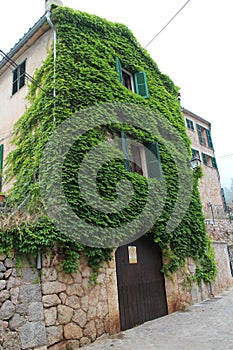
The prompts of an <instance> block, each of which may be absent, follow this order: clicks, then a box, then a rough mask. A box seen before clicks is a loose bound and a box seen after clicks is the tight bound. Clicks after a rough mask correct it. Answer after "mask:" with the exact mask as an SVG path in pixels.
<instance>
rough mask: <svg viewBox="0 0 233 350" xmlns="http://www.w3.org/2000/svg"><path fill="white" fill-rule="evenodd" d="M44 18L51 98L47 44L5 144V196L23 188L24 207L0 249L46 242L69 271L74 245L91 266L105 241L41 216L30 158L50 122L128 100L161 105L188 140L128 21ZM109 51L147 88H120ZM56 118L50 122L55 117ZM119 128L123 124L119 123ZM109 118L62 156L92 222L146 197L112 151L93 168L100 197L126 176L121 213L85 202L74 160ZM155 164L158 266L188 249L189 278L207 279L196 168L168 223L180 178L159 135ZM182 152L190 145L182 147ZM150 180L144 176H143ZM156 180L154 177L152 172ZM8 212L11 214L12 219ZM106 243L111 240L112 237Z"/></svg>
mask: <svg viewBox="0 0 233 350" xmlns="http://www.w3.org/2000/svg"><path fill="white" fill-rule="evenodd" d="M52 20H53V22H54V23H56V28H57V34H58V35H57V36H58V41H57V61H56V95H57V97H56V101H55V104H54V99H53V52H52V50H51V51H50V52H49V54H48V56H47V58H46V60H45V61H44V63H43V65H42V66H41V67H40V68H39V69H38V70H37V71H36V73H35V75H34V79H35V80H36V82H37V86H41V87H43V90H40V89H38V87H37V86H35V85H30V86H29V95H28V99H29V101H30V107H29V108H28V109H27V110H26V111H25V113H24V115H23V116H22V117H21V118H20V119H18V121H17V122H16V123H15V127H14V136H13V139H12V144H13V145H15V149H14V150H13V151H12V152H11V153H10V154H9V156H8V158H7V179H8V180H9V181H10V180H12V179H14V184H13V186H12V188H11V190H10V192H9V197H8V205H9V206H12V207H15V206H17V205H18V204H20V203H21V202H22V201H23V200H24V199H25V197H26V196H28V195H29V196H30V197H28V198H29V200H28V201H27V204H26V207H25V209H24V211H23V213H22V212H21V213H18V214H16V215H15V216H14V217H13V218H12V217H11V218H5V224H4V225H2V227H1V232H0V235H1V243H0V249H1V250H2V251H10V250H11V249H13V248H14V249H16V250H17V251H18V252H19V253H23V254H36V253H37V252H38V251H40V252H44V251H45V250H46V249H53V248H54V247H55V246H56V247H57V249H59V250H60V252H61V254H63V256H64V260H63V261H64V269H65V270H66V271H74V270H75V268H76V267H77V262H78V258H79V255H80V253H84V254H85V255H86V256H87V257H88V260H89V264H90V266H92V268H93V270H94V272H96V271H97V270H98V267H99V266H100V265H101V263H102V262H103V261H106V260H109V259H111V253H112V249H104V248H93V247H88V246H84V245H82V244H81V243H77V242H75V241H74V240H72V239H70V238H68V237H67V236H66V235H65V234H63V233H62V232H60V231H59V230H58V229H57V228H56V225H54V223H52V222H51V220H50V219H49V218H48V217H47V216H46V212H45V211H44V208H43V205H42V202H41V198H40V186H39V182H38V175H39V164H40V160H41V156H42V153H43V150H44V148H45V145H46V143H47V141H48V139H49V137H50V136H51V135H52V133H53V131H54V129H55V127H56V126H58V125H59V124H60V123H62V122H63V121H64V120H65V119H66V118H68V117H70V116H71V115H72V114H73V113H75V112H78V111H81V110H84V109H85V108H88V107H90V106H95V105H98V104H104V103H114V102H127V103H133V104H136V105H142V106H145V107H146V108H149V109H151V110H153V111H154V112H155V113H160V114H162V115H163V116H164V118H167V120H168V121H169V122H170V123H172V125H173V126H174V127H175V128H176V130H177V131H178V133H179V135H180V137H181V139H182V140H183V142H184V143H185V144H186V146H187V149H189V150H190V140H189V139H188V137H187V135H186V129H185V124H184V120H183V116H182V114H181V110H180V105H179V102H178V101H177V95H178V87H176V86H175V85H174V83H173V82H172V81H171V80H170V78H169V77H168V76H166V75H164V74H162V73H161V72H160V70H159V69H158V66H157V65H156V63H155V62H154V61H153V60H152V59H151V57H150V56H149V54H148V53H147V52H146V51H145V50H143V49H142V47H141V46H140V44H139V43H138V42H137V40H136V39H135V38H134V36H133V34H132V33H131V32H130V30H129V29H128V28H127V27H126V26H124V25H122V24H116V23H111V22H108V21H106V20H105V19H102V18H99V17H97V16H94V15H89V14H87V13H83V12H80V11H74V10H72V9H69V8H66V7H55V8H54V9H53V11H52ZM116 57H118V58H119V59H120V61H121V63H122V65H123V66H124V68H125V69H126V70H127V71H129V72H132V73H134V72H140V71H145V72H146V77H147V83H148V87H149V98H146V99H144V98H143V97H141V96H140V95H138V94H136V93H134V92H132V91H130V90H128V89H127V88H125V87H124V86H123V85H122V84H121V82H120V81H119V79H118V74H117V71H116V62H115V58H116ZM54 120H55V124H54ZM121 127H122V128H124V126H122V125H121ZM115 131H117V127H115V128H112V127H111V126H109V128H108V127H105V128H104V129H102V130H100V129H95V130H92V131H90V132H89V133H87V134H85V135H83V136H82V138H81V139H79V142H77V143H75V144H74V145H73V147H72V148H71V150H70V151H69V154H68V156H67V157H66V160H65V162H64V169H63V177H62V182H63V187H64V191H65V194H66V197H67V200H68V201H69V203H70V205H71V206H72V209H73V210H74V211H77V212H78V213H79V214H80V215H82V217H83V219H84V220H87V221H88V220H89V221H91V222H92V223H93V224H95V225H96V226H99V227H100V232H101V227H105V226H106V225H112V226H114V225H115V226H116V225H121V224H122V223H123V222H124V221H130V220H131V219H132V218H134V217H135V213H137V211H139V212H140V208H142V207H143V205H144V203H145V200H146V198H147V190H148V188H147V180H146V178H145V177H143V176H140V175H138V174H136V173H129V172H127V171H126V169H125V166H124V162H123V161H122V160H120V159H118V160H115V161H112V162H110V163H108V164H107V165H106V166H105V167H103V169H102V170H101V172H100V173H99V176H98V187H99V191H100V193H101V195H102V196H103V198H104V199H105V200H109V201H111V200H114V198H116V186H117V183H118V182H119V180H120V179H122V178H125V177H126V178H127V179H128V180H129V181H130V182H131V183H132V184H133V186H134V190H135V192H134V201H133V203H134V204H133V205H132V206H131V207H130V206H129V207H128V210H127V214H124V215H118V216H117V217H116V216H115V217H114V218H112V217H111V216H110V215H99V214H98V213H96V212H95V211H93V210H92V211H90V209H89V208H87V206H86V205H85V202H84V201H83V199H82V198H81V196H80V191H79V185H78V179H77V176H76V175H75V174H76V173H77V170H78V167H79V164H80V161H81V160H82V159H83V157H84V156H85V154H86V153H87V152H88V150H90V149H91V148H92V147H94V146H95V145H97V144H98V143H99V142H101V141H103V140H104V139H105V138H106V135H107V133H108V132H111V133H113V134H114V132H115ZM125 132H126V134H128V135H133V137H134V138H135V139H136V140H138V141H145V140H146V141H147V142H148V141H151V142H152V141H154V140H153V139H150V137H149V136H148V135H147V134H146V133H144V132H143V122H142V129H140V130H138V129H137V128H133V127H132V128H126V130H125ZM159 149H160V156H161V164H162V168H163V172H164V176H165V178H166V185H167V196H166V200H165V205H164V209H163V211H162V214H161V215H160V217H159V219H158V220H157V222H156V224H155V225H154V226H153V227H152V229H151V230H150V231H149V232H148V233H147V234H149V235H151V236H152V237H153V239H154V241H155V242H156V243H158V244H159V245H160V247H161V248H162V250H163V254H164V256H165V257H166V261H167V262H166V263H165V264H164V267H163V271H164V272H165V273H166V274H169V273H170V274H172V273H173V272H175V271H176V270H177V269H178V268H179V267H184V266H185V261H186V258H188V257H192V258H193V259H194V260H195V261H196V264H197V271H196V276H195V277H194V279H195V278H196V280H198V282H200V281H201V280H205V281H207V282H208V281H211V280H212V279H213V278H214V277H215V275H216V265H215V262H214V256H213V250H212V248H211V246H210V241H209V238H208V237H207V234H206V230H205V224H204V216H203V214H202V206H201V202H200V197H199V193H198V179H199V178H200V177H201V171H200V170H198V171H196V172H195V175H194V178H195V184H194V189H193V193H192V198H191V202H190V205H189V208H188V210H187V211H186V214H185V216H184V217H183V220H182V221H181V222H180V224H179V225H178V226H177V227H176V229H175V230H173V231H172V232H170V233H167V232H166V230H165V228H166V223H167V221H168V220H169V217H170V215H171V213H172V210H173V208H174V205H175V202H176V197H177V191H178V187H179V183H178V177H177V171H176V167H175V164H174V162H173V161H172V156H171V154H169V152H168V151H167V149H166V148H165V147H163V144H162V143H160V144H159ZM190 156H191V153H190ZM150 181H153V180H150ZM154 181H156V180H154ZM16 218H17V219H16ZM113 248H114V247H113Z"/></svg>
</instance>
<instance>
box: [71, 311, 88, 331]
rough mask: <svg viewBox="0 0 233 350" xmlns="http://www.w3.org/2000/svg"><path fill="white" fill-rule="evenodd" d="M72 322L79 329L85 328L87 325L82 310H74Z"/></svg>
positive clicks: (85, 316)
mask: <svg viewBox="0 0 233 350" xmlns="http://www.w3.org/2000/svg"><path fill="white" fill-rule="evenodd" d="M72 321H73V322H75V323H77V324H78V325H79V326H80V327H81V328H83V327H84V326H85V324H86V323H87V314H86V312H84V311H83V310H82V309H80V310H76V311H75V312H74V316H73V318H72Z"/></svg>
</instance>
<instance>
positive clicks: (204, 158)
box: [182, 108, 226, 220]
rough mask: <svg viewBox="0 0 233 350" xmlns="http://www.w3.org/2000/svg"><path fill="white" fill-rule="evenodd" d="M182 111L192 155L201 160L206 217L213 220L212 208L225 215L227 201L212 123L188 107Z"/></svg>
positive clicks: (202, 195)
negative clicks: (221, 179) (213, 137)
mask: <svg viewBox="0 0 233 350" xmlns="http://www.w3.org/2000/svg"><path fill="white" fill-rule="evenodd" d="M182 112H183V116H184V119H185V124H186V129H187V134H188V136H189V138H190V140H191V147H192V155H193V156H195V157H198V158H199V159H200V160H201V167H202V171H203V177H202V179H201V180H200V181H199V192H200V196H201V202H202V205H203V211H204V214H205V217H206V219H210V220H213V216H212V210H213V211H214V213H215V214H216V215H218V217H220V216H222V217H224V215H226V213H225V202H224V196H223V192H222V188H221V183H220V176H219V171H218V167H217V161H216V158H215V153H214V145H213V141H212V137H211V123H210V122H208V121H207V120H205V119H204V118H201V117H199V116H198V115H196V114H194V113H193V112H190V111H189V110H187V109H186V108H182Z"/></svg>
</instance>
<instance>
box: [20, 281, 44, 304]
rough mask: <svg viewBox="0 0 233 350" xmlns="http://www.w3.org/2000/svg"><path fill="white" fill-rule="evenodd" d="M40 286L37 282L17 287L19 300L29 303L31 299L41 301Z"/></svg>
mask: <svg viewBox="0 0 233 350" xmlns="http://www.w3.org/2000/svg"><path fill="white" fill-rule="evenodd" d="M41 300H42V295H41V288H40V286H39V285H37V284H29V285H23V286H20V287H19V302H20V303H30V302H33V301H41Z"/></svg>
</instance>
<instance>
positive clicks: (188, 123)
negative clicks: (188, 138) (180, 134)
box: [186, 118, 194, 130]
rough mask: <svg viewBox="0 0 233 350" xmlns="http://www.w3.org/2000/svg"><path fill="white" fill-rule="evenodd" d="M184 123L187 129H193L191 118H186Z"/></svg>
mask: <svg viewBox="0 0 233 350" xmlns="http://www.w3.org/2000/svg"><path fill="white" fill-rule="evenodd" d="M186 124H187V127H188V128H189V129H191V130H194V124H193V121H192V120H191V119H188V118H186Z"/></svg>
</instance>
